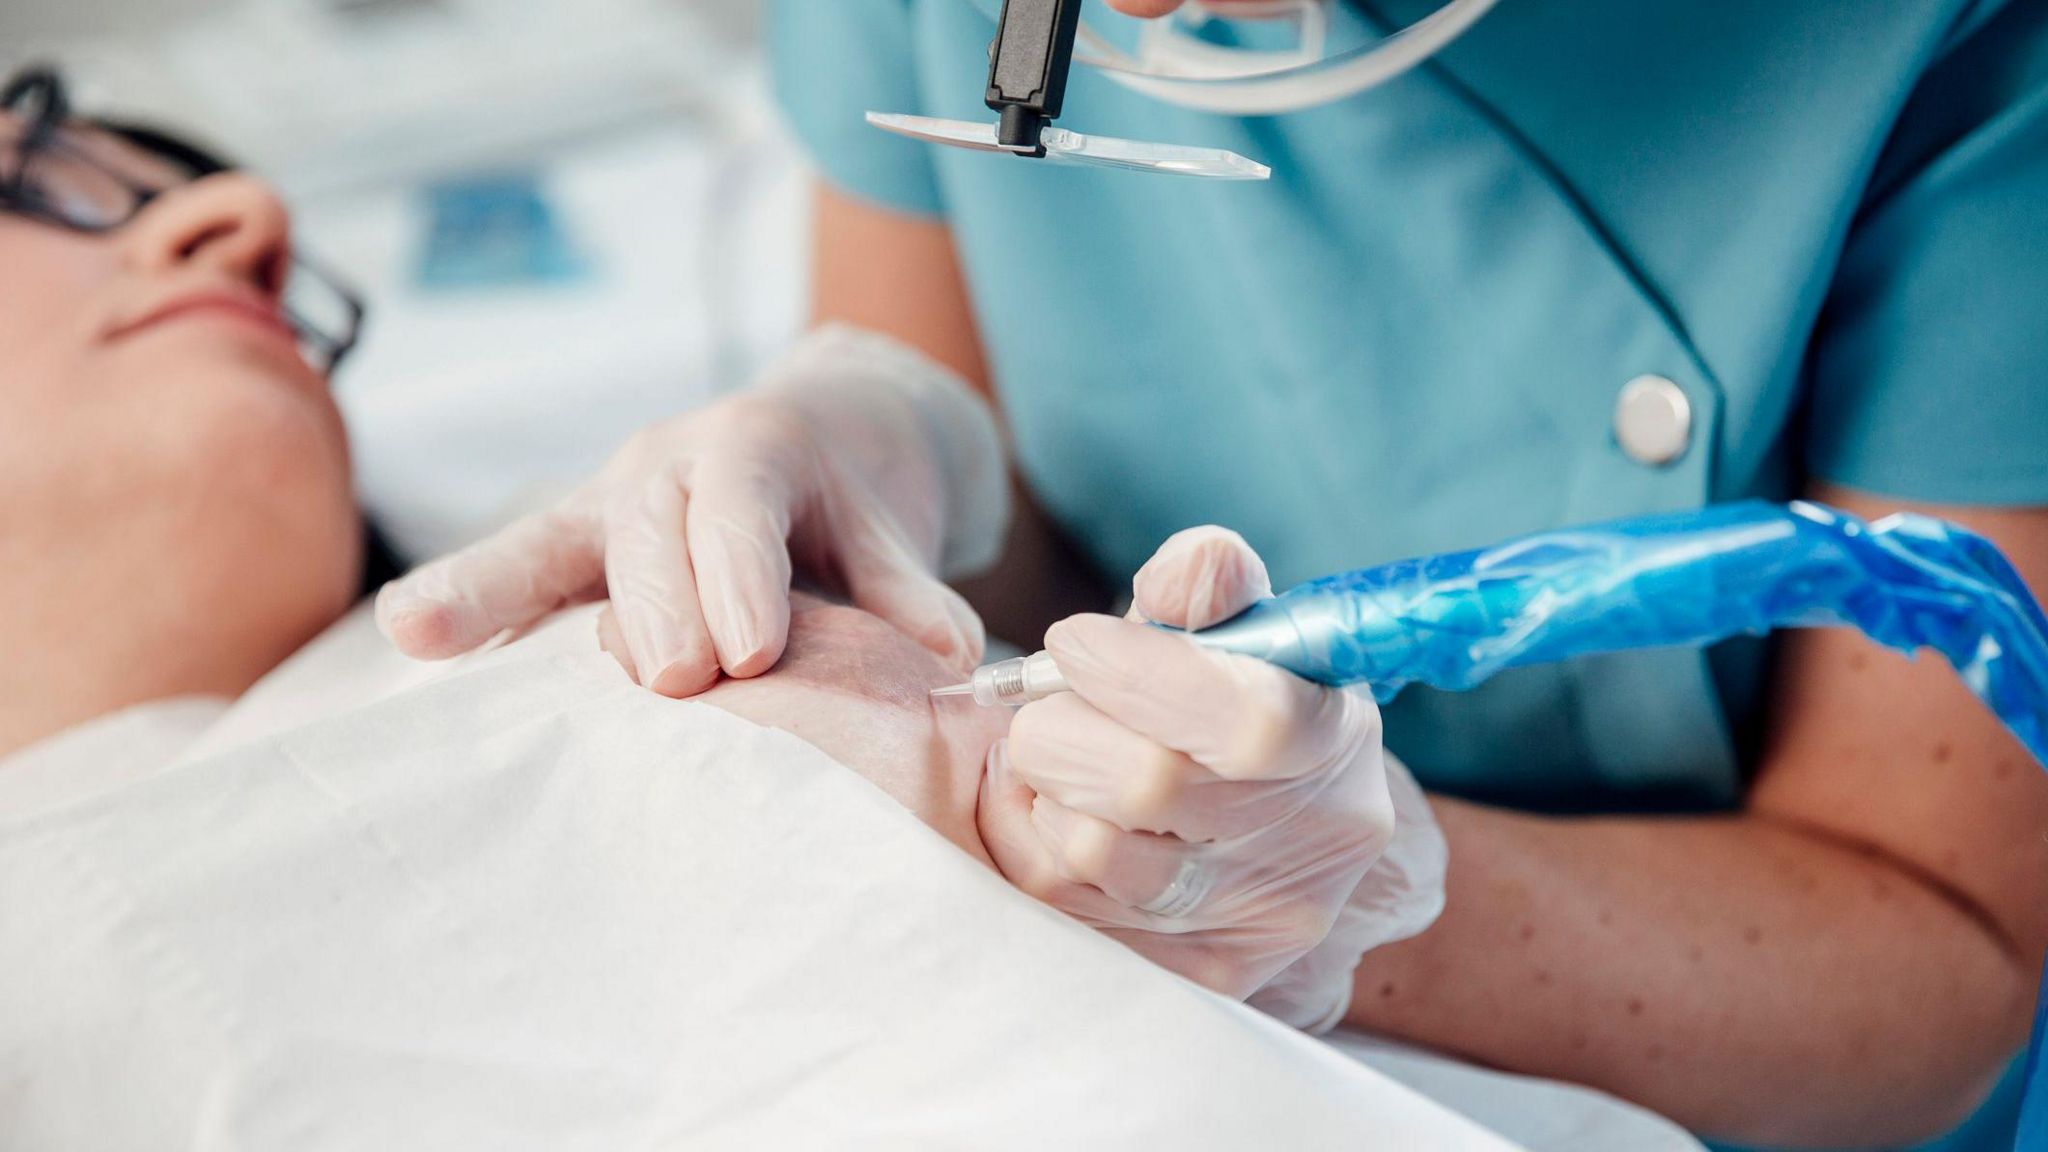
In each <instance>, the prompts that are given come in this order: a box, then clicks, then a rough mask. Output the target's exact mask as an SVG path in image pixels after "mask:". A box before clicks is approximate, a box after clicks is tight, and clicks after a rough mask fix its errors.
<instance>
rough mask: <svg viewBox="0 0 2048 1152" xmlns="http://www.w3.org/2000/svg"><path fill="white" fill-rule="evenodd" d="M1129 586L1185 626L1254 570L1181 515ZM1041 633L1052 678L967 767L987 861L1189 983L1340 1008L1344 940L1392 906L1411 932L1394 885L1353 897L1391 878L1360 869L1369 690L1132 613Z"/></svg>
mask: <svg viewBox="0 0 2048 1152" xmlns="http://www.w3.org/2000/svg"><path fill="white" fill-rule="evenodd" d="M1135 593H1136V603H1135V606H1134V609H1133V614H1134V615H1135V616H1140V617H1142V618H1143V619H1150V620H1157V621H1159V622H1161V623H1164V624H1171V625H1175V626H1179V627H1195V628H1199V627H1205V626H1207V625H1209V624H1213V623H1216V622H1218V621H1221V620H1225V619H1228V618H1229V617H1231V616H1233V615H1236V614H1237V613H1238V612H1239V611H1241V610H1242V609H1244V608H1245V607H1247V606H1248V605H1250V604H1251V603H1252V602H1253V601H1254V600H1257V599H1259V598H1261V597H1264V596H1268V595H1271V585H1270V583H1269V581H1268V579H1267V576H1266V569H1265V565H1264V564H1263V563H1261V562H1260V560H1259V558H1258V556H1257V555H1256V554H1254V553H1253V552H1252V550H1251V549H1250V548H1249V547H1248V546H1247V545H1246V544H1245V543H1244V541H1243V540H1242V539H1240V538H1239V537H1238V536H1237V535H1236V534H1235V533H1231V532H1227V531H1224V530H1223V529H1220V528H1200V529H1193V530H1191V531H1188V532H1183V533H1180V534H1179V535H1177V536H1175V537H1174V538H1173V539H1171V540H1169V541H1167V542H1166V544H1165V545H1163V546H1162V547H1161V548H1160V549H1159V552H1158V553H1157V554H1156V555H1155V556H1154V557H1153V558H1152V560H1151V561H1150V562H1149V563H1147V564H1146V565H1145V567H1144V568H1143V569H1142V570H1141V571H1140V572H1139V573H1138V576H1137V580H1136V585H1135ZM1046 648H1047V650H1048V651H1050V652H1051V653H1052V656H1053V660H1054V661H1055V662H1056V663H1057V664H1058V665H1059V667H1060V671H1061V672H1062V673H1063V674H1064V675H1065V677H1066V681H1067V683H1068V685H1069V686H1070V687H1071V688H1072V689H1073V691H1072V692H1070V693H1063V694H1061V695H1058V696H1053V697H1050V698H1048V699H1045V700H1041V701H1038V702H1037V703H1034V704H1030V705H1027V706H1025V707H1024V708H1023V709H1021V710H1019V711H1018V713H1017V716H1016V719H1015V720H1014V722H1013V723H1012V725H1011V729H1010V735H1009V737H1008V739H1007V740H1006V741H1004V742H1003V743H1000V744H998V745H997V746H996V748H995V750H994V751H993V752H992V753H991V754H990V761H989V773H988V778H987V780H986V781H985V783H984V785H983V794H982V803H981V810H980V813H979V817H978V819H979V823H980V826H981V832H982V839H983V841H984V843H986V844H987V846H988V849H989V852H990V854H991V856H992V857H993V858H994V859H995V861H996V864H997V866H998V867H1000V868H1001V869H1002V871H1003V873H1004V875H1005V876H1007V877H1008V878H1009V879H1010V880H1011V881H1012V882H1013V883H1015V884H1017V885H1018V886H1019V887H1021V888H1023V889H1024V890H1025V891H1027V892H1030V893H1032V894H1033V895H1036V896H1037V897H1039V898H1040V899H1042V900H1044V901H1045V902H1047V903H1049V904H1051V905H1053V906H1054V907H1056V908H1059V909H1061V910H1063V911H1066V912H1068V913H1069V914H1071V915H1074V916H1076V917H1078V918H1080V919H1082V920H1083V921H1085V922H1087V923H1090V924H1093V925H1095V926H1097V927H1099V928H1101V929H1102V930H1103V931H1105V932H1106V933H1108V934H1110V935H1111V936H1114V937H1116V938H1117V939H1119V940H1122V941H1123V942H1125V943H1126V944H1128V945H1130V946H1131V947H1132V948H1133V949H1135V950H1136V951H1138V952H1140V953H1142V954H1143V955H1145V956H1147V957H1149V958H1151V959H1152V960H1154V961H1156V962H1158V963H1160V964H1162V965H1164V966H1165V967H1167V968H1170V969H1173V970H1174V971H1176V972H1179V973H1181V974H1183V975H1185V976H1188V977H1189V978H1191V979H1193V980H1195V981H1197V982H1199V983H1201V984H1203V985H1206V986H1207V987H1210V988H1213V989H1215V990H1217V991H1219V992H1223V993H1226V994H1228V995H1232V996H1237V997H1247V996H1251V995H1253V994H1254V993H1258V992H1260V990H1261V989H1267V988H1270V989H1272V990H1273V991H1272V995H1271V996H1270V997H1266V998H1265V999H1266V1001H1267V1003H1268V1004H1270V1005H1271V1006H1272V1007H1273V1008H1274V1009H1275V1011H1276V1014H1279V1015H1281V1016H1282V1017H1283V1018H1285V1019H1288V1020H1289V1021H1290V1022H1293V1023H1298V1024H1302V1025H1323V1024H1326V1023H1329V1022H1333V1021H1334V1020H1335V1019H1336V1018H1337V1017H1338V1016H1341V1015H1342V1012H1343V1008H1344V1006H1345V1005H1346V1004H1347V1003H1348V1002H1349V996H1350V987H1351V970H1352V968H1353V967H1355V966H1356V964H1357V962H1358V957H1359V956H1360V955H1361V954H1362V953H1363V951H1364V948H1365V947H1366V946H1368V945H1369V944H1371V943H1372V942H1373V941H1374V940H1375V939H1376V938H1381V937H1383V936H1384V935H1385V929H1386V926H1387V925H1388V924H1390V923H1391V922H1392V921H1393V920H1395V919H1398V920H1399V922H1400V924H1401V925H1402V926H1403V927H1402V928H1401V929H1398V930H1396V932H1395V935H1399V934H1401V932H1403V931H1413V930H1419V926H1418V927H1414V928H1410V927H1407V926H1408V925H1412V924H1414V923H1415V921H1416V919H1417V917H1416V916H1415V915H1413V914H1412V913H1411V912H1410V911H1409V909H1410V907H1411V906H1412V902H1411V901H1409V900H1407V899H1402V900H1398V901H1396V903H1397V904H1399V905H1400V911H1399V912H1398V913H1396V914H1395V915H1393V916H1387V915H1381V914H1380V910H1379V909H1378V907H1377V906H1376V905H1375V904H1374V903H1373V902H1372V901H1373V900H1374V899H1375V897H1374V895H1373V894H1375V893H1380V892H1403V893H1406V892H1409V891H1410V890H1411V889H1413V888H1414V885H1413V884H1411V883H1410V882H1409V881H1408V880H1407V879H1405V878H1402V879H1391V878H1390V883H1388V884H1387V885H1385V886H1381V885H1375V884H1364V883H1362V881H1364V880H1365V878H1366V877H1367V875H1368V874H1369V872H1370V870H1371V869H1372V868H1373V866H1374V862H1375V861H1376V860H1378V859H1379V858H1380V856H1381V853H1382V851H1383V850H1384V849H1386V848H1387V847H1388V845H1389V842H1390V841H1391V840H1392V839H1393V835H1394V828H1395V820H1396V808H1395V805H1394V801H1393V799H1392V798H1391V796H1390V795H1389V783H1388V770H1387V762H1386V759H1385V757H1384V756H1383V755H1382V753H1381V750H1380V723H1379V710H1378V709H1377V708H1376V707H1375V706H1374V705H1373V702H1372V700H1371V698H1370V697H1369V696H1365V695H1361V694H1353V693H1347V692H1343V691H1338V690H1335V689H1329V688H1323V687H1319V686H1317V685H1314V684H1311V683H1309V682H1307V681H1305V680H1302V679H1300V678H1298V677H1295V676H1293V675H1290V674H1289V673H1287V672H1284V671H1282V670H1280V669H1278V668H1276V667H1274V666H1272V665H1270V664H1266V663H1264V662H1262V661H1259V660H1254V659H1251V658H1248V657H1242V656H1235V655H1229V654H1225V653H1217V652H1209V651H1206V650H1204V649H1202V648H1200V647H1198V646H1196V645H1195V644H1194V643H1192V642H1191V641H1189V640H1186V639H1184V638H1182V637H1178V636H1174V635H1172V634H1171V633H1167V632H1162V631H1160V630H1158V629H1155V628H1151V627H1148V626H1147V625H1145V624H1143V623H1140V622H1137V621H1135V620H1117V619H1113V618H1110V617H1102V616H1077V617H1074V618H1072V619H1069V620H1065V621H1062V622H1061V623H1059V624H1057V625H1055V626H1054V627H1053V628H1052V630H1051V631H1049V632H1048V633H1047V634H1046ZM1407 786H1408V785H1407V783H1406V782H1405V781H1404V785H1403V787H1404V789H1406V788H1407ZM1411 795H1412V796H1413V797H1414V798H1415V799H1416V800H1418V801H1419V796H1420V793H1419V791H1417V792H1413V793H1411ZM1419 807H1420V808H1421V810H1422V811H1424V812H1426V811H1427V807H1426V805H1419ZM1432 837H1434V826H1433V825H1430V826H1429V831H1428V833H1425V834H1424V836H1423V837H1422V838H1421V839H1422V840H1423V841H1425V842H1426V841H1428V840H1429V839H1431V838H1432ZM1436 839H1437V844H1438V848H1439V858H1440V846H1441V840H1440V838H1436ZM1425 875H1433V876H1434V880H1433V881H1429V880H1426V879H1425V880H1424V881H1423V896H1424V900H1425V902H1427V901H1428V900H1432V899H1438V898H1440V897H1439V896H1438V895H1437V894H1438V893H1440V891H1441V876H1442V872H1441V866H1440V859H1439V864H1438V867H1437V868H1436V869H1435V871H1434V872H1433V873H1432V872H1430V871H1429V869H1428V868H1427V867H1423V868H1421V869H1419V870H1418V872H1417V876H1418V877H1423V876H1425ZM1355 895H1356V896H1360V897H1361V898H1362V899H1363V900H1364V901H1365V902H1364V903H1361V904H1360V906H1359V908H1358V909H1357V910H1356V914H1354V913H1353V910H1352V909H1351V907H1350V906H1351V904H1352V902H1353V898H1354V896H1355ZM1433 915H1434V912H1433V910H1432V911H1430V912H1429V913H1428V914H1427V915H1424V916H1421V917H1420V920H1421V922H1422V923H1423V924H1426V923H1427V920H1428V918H1429V916H1433ZM1340 925H1341V926H1343V928H1344V931H1342V932H1341V933H1333V929H1335V928H1337V927H1339V926H1340ZM1361 928H1363V929H1369V930H1359V929H1361ZM1326 943H1327V944H1328V945H1329V946H1328V947H1327V948H1324V947H1323V946H1324V945H1325V944H1326ZM1346 953H1348V956H1347V955H1346Z"/></svg>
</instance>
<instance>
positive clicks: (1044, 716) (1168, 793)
mask: <svg viewBox="0 0 2048 1152" xmlns="http://www.w3.org/2000/svg"><path fill="white" fill-rule="evenodd" d="M1009 749H1010V763H1011V765H1012V767H1013V768H1014V769H1015V771H1016V773H1017V775H1018V778H1019V779H1021V780H1023V782H1024V783H1025V784H1027V785H1029V786H1030V788H1031V789H1032V791H1034V792H1036V793H1038V794H1040V795H1042V796H1050V797H1052V798H1053V799H1054V800H1057V801H1059V802H1060V803H1061V804H1063V805H1065V806H1066V807H1068V808H1072V809H1074V810H1075V811H1078V812H1086V813H1088V814H1089V815H1091V816H1096V817H1099V818H1101V819H1103V820H1107V821H1109V822H1110V823H1111V824H1114V825H1116V826H1117V827H1119V828H1123V829H1126V830H1128V831H1132V832H1160V833H1169V834H1171V835H1174V836H1178V837H1180V838H1181V839H1182V840H1186V841H1190V842H1202V841H1209V840H1221V839H1226V838H1229V837H1234V836H1241V835H1244V834H1245V833H1248V832H1250V831H1252V830H1254V829H1256V828H1261V827H1264V826H1266V825H1268V824H1272V823H1275V822H1277V821H1279V820H1282V819H1285V818H1286V817H1287V816H1288V815H1289V814H1291V813H1292V812H1294V811H1296V810H1297V809H1299V808H1300V807H1301V806H1302V805H1303V804H1305V803H1307V802H1308V801H1309V800H1310V799H1311V798H1312V797H1313V791H1312V790H1311V789H1309V788H1306V787H1303V786H1302V785H1301V783H1300V782H1299V781H1295V780H1279V781H1267V780H1226V779H1224V778H1222V777H1220V776H1218V775H1216V774H1215V773H1214V772H1211V771H1210V770H1208V769H1207V768H1204V767H1202V766H1201V765H1200V764H1197V763H1195V761H1194V760H1193V759H1192V758H1191V757H1189V756H1188V755H1187V754H1186V753H1184V752H1178V751H1175V750H1174V749H1171V748H1168V747H1166V746H1165V745H1164V744H1161V743H1159V742H1158V741H1156V740H1153V739H1151V738H1149V737H1146V736H1143V735H1140V734H1139V733H1137V732H1134V731H1132V730H1131V729H1130V728H1128V727H1126V726H1124V725H1123V724H1120V723H1118V722H1117V721H1115V720H1112V719H1110V718H1109V717H1108V716H1105V715H1103V713H1102V712H1101V710H1099V709H1097V708H1096V707H1095V706H1094V705H1093V704H1090V703H1088V702H1087V701H1086V700H1083V699H1082V698H1081V697H1080V696H1079V695H1077V694H1075V693H1072V692H1062V693H1059V694H1058V695H1054V696H1048V697H1046V698H1045V699H1043V700H1039V701H1037V702H1035V703H1032V704H1027V705H1025V706H1024V707H1023V708H1020V709H1018V710H1017V714H1016V716H1015V717H1014V718H1012V720H1011V721H1010V737H1009Z"/></svg>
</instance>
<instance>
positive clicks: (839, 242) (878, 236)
mask: <svg viewBox="0 0 2048 1152" xmlns="http://www.w3.org/2000/svg"><path fill="white" fill-rule="evenodd" d="M811 235H812V244H813V247H812V253H811V266H812V270H813V278H812V293H813V299H812V313H813V318H814V320H815V322H816V323H819V324H826V323H831V322H834V321H839V322H844V323H849V324H856V325H859V326H860V327H863V328H867V329H871V330H873V331H877V332H884V333H887V334H888V335H891V336H894V337H895V338H896V339H898V340H901V341H903V342H904V343H906V344H909V345H910V346H911V347H913V348H917V349H918V350H920V351H922V352H923V353H924V354H925V355H927V356H929V357H931V358H932V359H933V360H936V361H938V362H939V363H941V364H944V365H945V366H947V367H948V368H951V369H952V370H953V371H955V372H957V373H959V374H960V376H961V378H962V379H964V380H966V381H967V382H968V383H969V384H971V385H973V387H974V388H975V389H976V390H977V391H979V392H980V393H981V394H982V395H983V396H984V397H986V398H987V399H988V401H989V403H990V404H991V405H993V406H995V407H996V410H997V411H998V413H1000V411H1001V406H1000V404H999V402H998V400H997V393H996V388H995V382H994V378H993V376H992V375H991V373H990V371H989V367H988V360H987V357H986V355H985V354H984V353H983V351H982V345H981V335H980V332H979V330H978V329H977V328H976V326H975V321H974V308H973V303H972V299H971V297H970V296H969V293H968V287H967V281H966V278H965V277H964V276H963V275H962V274H961V271H960V261H959V257H958V254H957V253H956V252H955V251H954V248H953V234H952V231H951V230H950V229H948V228H947V227H946V224H945V222H944V221H942V220H932V219H926V218H923V217H918V216H907V215H904V214H903V213H900V212H892V211H890V210H888V209H886V208H881V207H877V206H875V205H873V204H869V203H866V202H864V201H861V200H857V199H854V198H853V197H850V196H848V195H846V194H845V193H842V192H838V191H835V190H833V189H832V188H831V187H829V186H826V185H822V184H821V185H819V186H818V189H817V192H816V194H815V196H814V208H813V226H812V230H811ZM1011 386H1013V387H1029V386H1030V382H1029V381H1020V382H1013V383H1012V384H1011ZM1011 500H1012V503H1011V509H1012V514H1011V518H1010V530H1009V535H1008V537H1007V538H1006V539H1005V541H1004V545H1003V557H1002V560H1001V561H1000V562H998V563H997V565H996V566H995V568H994V569H993V570H992V571H991V573H990V574H989V575H986V576H981V577H976V578H971V579H967V580H963V581H961V582H960V583H959V588H960V591H961V592H962V593H963V594H965V595H966V597H967V600H968V603H970V604H972V605H974V607H975V610H976V611H978V612H979V613H980V614H981V618H982V620H983V621H984V622H985V623H986V624H987V625H988V628H989V631H990V633H991V634H993V635H996V636H1000V637H1003V638H1004V639H1007V640H1010V641H1011V642H1013V643H1016V644H1020V645H1030V646H1032V647H1036V646H1037V643H1038V639H1039V637H1041V636H1044V635H1045V630H1046V629H1047V628H1049V627H1051V626H1052V624H1053V623H1054V621H1057V620H1062V619H1065V618H1066V617H1068V616H1071V615H1074V614H1075V613H1077V612H1092V611H1100V610H1101V609H1102V608H1103V606H1105V605H1106V604H1108V603H1109V599H1110V595H1109V592H1108V585H1107V584H1105V583H1104V582H1103V581H1101V580H1100V579H1099V578H1098V577H1096V576H1095V574H1094V573H1093V572H1091V571H1090V570H1089V569H1088V567H1087V565H1086V563H1085V562H1084V561H1083V560H1082V559H1081V558H1080V554H1079V552H1077V551H1076V550H1075V549H1074V548H1073V546H1072V545H1070V544H1069V543H1068V542H1067V541H1066V540H1065V539H1064V538H1063V537H1062V536H1061V535H1060V533H1059V530H1058V529H1057V528H1056V527H1054V525H1053V523H1052V521H1051V519H1050V518H1048V517H1047V516H1046V514H1045V511H1044V510H1043V509H1041V508H1040V507H1039V506H1038V503H1037V501H1036V500H1034V499H1033V498H1032V497H1031V495H1030V493H1029V492H1028V491H1027V490H1026V489H1025V488H1024V487H1023V485H1022V484H1021V483H1016V482H1014V481H1013V483H1012V485H1011Z"/></svg>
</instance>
